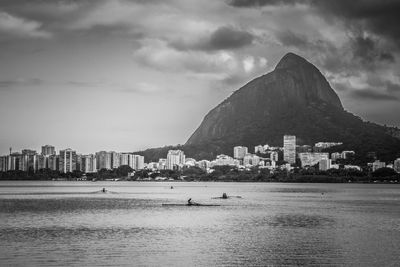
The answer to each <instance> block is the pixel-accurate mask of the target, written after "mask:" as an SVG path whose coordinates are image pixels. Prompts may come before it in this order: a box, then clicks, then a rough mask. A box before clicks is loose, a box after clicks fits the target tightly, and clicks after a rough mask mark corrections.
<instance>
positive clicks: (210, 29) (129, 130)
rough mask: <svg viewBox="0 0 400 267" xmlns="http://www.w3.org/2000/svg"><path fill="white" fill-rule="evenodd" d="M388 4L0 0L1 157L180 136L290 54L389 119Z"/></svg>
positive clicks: (396, 117)
mask: <svg viewBox="0 0 400 267" xmlns="http://www.w3.org/2000/svg"><path fill="white" fill-rule="evenodd" d="M398 14H400V1H391V0H381V1H375V0H374V1H372V0H354V1H348V0H335V1H324V0H320V1H317V0H297V1H294V0H292V1H291V0H247V1H246V0H202V1H198V0H162V1H161V0H160V1H156V0H131V1H128V0H107V1H106V0H96V1H95V0H93V1H89V0H79V1H78V0H59V1H58V0H0V114H1V116H0V125H1V126H0V154H7V153H8V149H9V147H12V148H13V150H14V151H17V150H21V149H24V148H33V149H36V150H39V149H40V147H41V146H42V145H45V144H51V145H54V146H56V149H57V150H59V149H65V148H69V147H70V148H73V149H75V150H77V151H78V152H81V153H94V152H96V151H100V150H115V151H121V152H124V151H138V150H142V149H146V148H152V147H160V146H164V145H176V144H184V143H185V142H186V140H187V139H188V138H189V137H190V135H191V133H192V132H193V131H194V130H195V129H196V128H197V127H198V126H199V124H200V123H201V120H202V119H203V117H204V116H205V115H206V114H207V112H208V111H209V110H211V109H212V108H213V107H215V106H216V105H217V104H218V103H219V102H221V101H222V100H224V99H225V98H227V97H228V96H229V95H230V94H231V93H232V92H233V91H235V90H237V89H239V88H240V87H241V86H243V85H244V84H246V83H247V82H249V81H250V80H252V79H254V78H255V77H258V76H260V75H263V74H265V73H268V72H270V71H272V70H273V69H274V67H275V65H276V64H277V62H278V61H279V59H280V58H281V57H282V56H283V55H285V54H286V53H288V52H294V53H296V54H298V55H300V56H303V57H304V58H306V59H307V60H309V61H310V62H311V63H313V64H314V65H316V66H317V67H318V68H319V69H320V70H321V72H322V73H323V74H324V75H325V76H326V77H327V79H328V81H329V82H330V84H331V86H332V87H333V89H334V90H335V91H336V93H337V94H338V95H339V97H340V99H341V101H342V103H343V106H344V107H345V109H346V110H348V111H350V112H352V113H354V114H356V115H357V116H360V117H361V118H363V119H364V120H367V121H373V122H377V123H380V124H387V125H393V126H400V64H399V60H400V57H399V55H400V54H399V53H400V27H398V25H400V16H398ZM249 104H251V103H249Z"/></svg>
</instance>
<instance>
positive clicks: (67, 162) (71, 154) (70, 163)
mask: <svg viewBox="0 0 400 267" xmlns="http://www.w3.org/2000/svg"><path fill="white" fill-rule="evenodd" d="M76 163H77V155H76V151H75V150H72V149H70V148H67V149H65V150H60V155H59V163H58V170H59V171H60V172H64V173H67V172H73V171H75V170H76V169H77V168H76Z"/></svg>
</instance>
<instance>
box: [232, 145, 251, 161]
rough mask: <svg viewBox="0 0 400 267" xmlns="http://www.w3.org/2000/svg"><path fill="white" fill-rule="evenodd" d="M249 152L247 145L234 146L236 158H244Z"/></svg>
mask: <svg viewBox="0 0 400 267" xmlns="http://www.w3.org/2000/svg"><path fill="white" fill-rule="evenodd" d="M247 153H248V149H247V147H245V146H235V147H234V148H233V157H234V158H235V159H243V158H244V156H246V154H247Z"/></svg>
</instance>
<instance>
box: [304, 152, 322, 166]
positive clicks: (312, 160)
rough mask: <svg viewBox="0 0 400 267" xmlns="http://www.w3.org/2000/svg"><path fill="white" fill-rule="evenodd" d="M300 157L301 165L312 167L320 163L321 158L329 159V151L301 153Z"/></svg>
mask: <svg viewBox="0 0 400 267" xmlns="http://www.w3.org/2000/svg"><path fill="white" fill-rule="evenodd" d="M299 158H300V162H301V167H306V166H309V167H311V166H314V165H316V164H318V163H319V162H320V161H321V160H328V159H329V153H318V152H312V153H299Z"/></svg>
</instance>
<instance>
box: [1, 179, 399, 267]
mask: <svg viewBox="0 0 400 267" xmlns="http://www.w3.org/2000/svg"><path fill="white" fill-rule="evenodd" d="M171 186H173V189H171V188H170V187H171ZM103 187H105V188H106V189H108V190H109V191H108V192H107V193H105V194H104V193H101V192H100V190H101V189H102V188H103ZM223 192H226V193H227V194H228V195H235V196H242V198H230V199H226V200H224V199H212V197H216V196H221V195H222V193H223ZM189 197H191V198H192V199H193V200H194V201H196V202H199V203H208V204H220V205H221V206H213V207H205V206H204V207H193V206H192V207H187V206H162V203H185V202H186V200H187V199H188V198H189ZM399 263H400V185H394V184H281V183H213V182H209V183H195V182H192V183H184V182H176V183H168V182H162V183H157V182H96V183H93V182H26V181H24V182H22V181H21V182H0V266H105V265H118V266H266V265H267V266H293V265H307V266H312V265H315V266H322V265H326V266H343V265H346V266H348V265H351V266H398V265H399Z"/></svg>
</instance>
